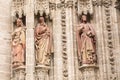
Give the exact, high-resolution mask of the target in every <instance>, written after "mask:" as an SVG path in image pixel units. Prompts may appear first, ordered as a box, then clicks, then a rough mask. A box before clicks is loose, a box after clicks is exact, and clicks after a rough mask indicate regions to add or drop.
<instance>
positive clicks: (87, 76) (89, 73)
mask: <svg viewBox="0 0 120 80" xmlns="http://www.w3.org/2000/svg"><path fill="white" fill-rule="evenodd" d="M98 69H99V68H98V66H96V65H88V64H85V65H82V66H80V67H79V71H80V80H98V75H97V73H98Z"/></svg>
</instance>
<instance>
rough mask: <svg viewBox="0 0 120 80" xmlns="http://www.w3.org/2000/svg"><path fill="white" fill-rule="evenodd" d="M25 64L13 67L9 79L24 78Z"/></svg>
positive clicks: (23, 79) (18, 79)
mask: <svg viewBox="0 0 120 80" xmlns="http://www.w3.org/2000/svg"><path fill="white" fill-rule="evenodd" d="M25 75H26V73H25V66H20V67H17V68H13V76H12V79H11V80H25Z"/></svg>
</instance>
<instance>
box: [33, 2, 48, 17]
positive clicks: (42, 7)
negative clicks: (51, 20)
mask: <svg viewBox="0 0 120 80" xmlns="http://www.w3.org/2000/svg"><path fill="white" fill-rule="evenodd" d="M38 12H39V13H40V15H41V16H42V15H43V13H44V12H45V14H46V15H47V16H48V15H49V13H50V11H49V0H36V4H35V14H37V13H38Z"/></svg>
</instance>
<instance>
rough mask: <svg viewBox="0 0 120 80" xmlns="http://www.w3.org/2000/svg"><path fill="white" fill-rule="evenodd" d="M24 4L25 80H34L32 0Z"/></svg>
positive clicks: (27, 0)
mask: <svg viewBox="0 0 120 80" xmlns="http://www.w3.org/2000/svg"><path fill="white" fill-rule="evenodd" d="M26 2H27V5H26V9H27V11H26V27H27V30H26V80H35V78H34V72H35V51H34V0H26Z"/></svg>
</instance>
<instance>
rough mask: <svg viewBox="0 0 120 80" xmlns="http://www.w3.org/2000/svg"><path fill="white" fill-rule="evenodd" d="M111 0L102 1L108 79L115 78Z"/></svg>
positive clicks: (112, 79) (115, 79) (114, 79)
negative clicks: (107, 58) (107, 54)
mask: <svg viewBox="0 0 120 80" xmlns="http://www.w3.org/2000/svg"><path fill="white" fill-rule="evenodd" d="M111 5H112V2H111V0H106V1H103V6H104V7H105V8H104V11H105V23H106V24H105V25H106V30H107V36H108V37H107V49H108V53H109V64H110V70H111V75H110V80H117V77H116V72H115V71H116V70H115V56H114V51H113V50H114V42H113V31H112V25H111V9H110V8H111V7H110V6H111Z"/></svg>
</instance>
